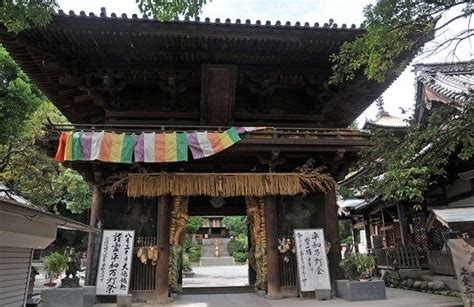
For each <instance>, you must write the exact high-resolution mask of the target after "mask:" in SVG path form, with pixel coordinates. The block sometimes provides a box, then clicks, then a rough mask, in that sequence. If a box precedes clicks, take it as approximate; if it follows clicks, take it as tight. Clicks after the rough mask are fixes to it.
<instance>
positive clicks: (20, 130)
mask: <svg viewBox="0 0 474 307" xmlns="http://www.w3.org/2000/svg"><path fill="white" fill-rule="evenodd" d="M42 102H43V97H42V95H41V93H40V92H39V90H38V89H37V88H36V87H34V86H33V85H32V84H31V83H30V81H29V79H28V77H27V76H26V75H25V74H24V73H23V72H22V71H21V70H20V68H19V67H18V66H17V65H16V63H15V62H14V61H13V59H12V58H11V57H10V55H9V54H8V53H7V51H6V50H5V49H4V48H3V47H1V46H0V145H5V144H6V143H7V142H8V140H9V139H12V138H16V137H20V136H22V135H24V134H25V132H26V129H24V127H23V123H24V122H25V121H26V120H27V119H28V118H29V117H30V116H31V115H32V114H33V112H34V111H35V110H36V108H38V106H39V105H40V104H41V103H42Z"/></svg>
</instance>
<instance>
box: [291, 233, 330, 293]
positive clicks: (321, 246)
mask: <svg viewBox="0 0 474 307" xmlns="http://www.w3.org/2000/svg"><path fill="white" fill-rule="evenodd" d="M294 236H295V245H296V260H297V261H296V262H297V267H298V281H299V289H300V294H301V293H302V292H310V291H311V292H313V291H314V292H315V295H316V297H318V293H321V291H322V292H324V293H328V295H327V296H326V297H325V299H329V298H330V292H331V282H330V279H329V267H328V260H327V256H326V248H325V241H324V231H323V229H295V230H294Z"/></svg>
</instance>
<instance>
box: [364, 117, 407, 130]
mask: <svg viewBox="0 0 474 307" xmlns="http://www.w3.org/2000/svg"><path fill="white" fill-rule="evenodd" d="M365 125H372V126H376V127H381V128H406V127H408V122H406V121H405V120H403V119H402V118H400V117H396V116H392V115H390V114H384V115H382V116H380V117H378V118H377V119H375V120H370V119H367V120H366V123H365Z"/></svg>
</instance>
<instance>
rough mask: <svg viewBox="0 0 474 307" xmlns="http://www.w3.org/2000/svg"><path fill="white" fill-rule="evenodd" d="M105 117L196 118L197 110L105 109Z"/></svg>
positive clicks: (197, 116) (197, 115)
mask: <svg viewBox="0 0 474 307" xmlns="http://www.w3.org/2000/svg"><path fill="white" fill-rule="evenodd" d="M105 116H106V117H115V118H140V119H141V118H166V119H169V118H186V119H198V118H199V113H197V112H174V111H172V112H166V111H106V112H105Z"/></svg>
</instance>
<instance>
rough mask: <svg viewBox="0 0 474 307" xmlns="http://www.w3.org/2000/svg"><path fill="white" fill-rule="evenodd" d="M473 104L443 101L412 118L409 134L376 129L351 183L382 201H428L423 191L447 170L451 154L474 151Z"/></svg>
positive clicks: (466, 156) (458, 155)
mask: <svg viewBox="0 0 474 307" xmlns="http://www.w3.org/2000/svg"><path fill="white" fill-rule="evenodd" d="M473 108H474V107H473V105H472V103H469V102H468V103H465V104H462V105H457V106H446V105H442V106H438V107H437V108H435V109H434V110H433V111H432V112H431V114H430V116H429V117H428V118H427V120H426V121H424V122H422V123H417V122H415V121H414V120H412V121H411V123H410V127H409V130H408V131H407V133H406V134H400V133H396V134H395V133H393V132H390V131H384V130H377V131H375V132H374V136H373V138H372V140H373V145H374V146H372V147H370V148H368V149H366V150H364V151H363V153H362V155H361V159H360V161H359V163H358V166H357V167H358V168H360V169H363V170H364V171H363V172H361V174H360V175H359V177H358V178H357V179H356V180H354V181H353V182H352V183H351V185H350V187H349V188H351V187H352V188H360V187H364V189H365V192H366V193H367V194H368V196H374V195H381V196H382V198H383V200H394V201H399V200H411V201H420V202H421V201H423V199H424V198H423V196H424V192H425V191H426V189H427V188H428V187H429V186H430V185H431V184H433V183H435V182H437V181H438V180H440V179H442V178H443V176H444V175H445V172H446V170H445V167H446V165H447V163H448V162H449V161H450V159H460V160H464V161H469V160H470V159H472V156H473V154H474V112H473Z"/></svg>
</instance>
